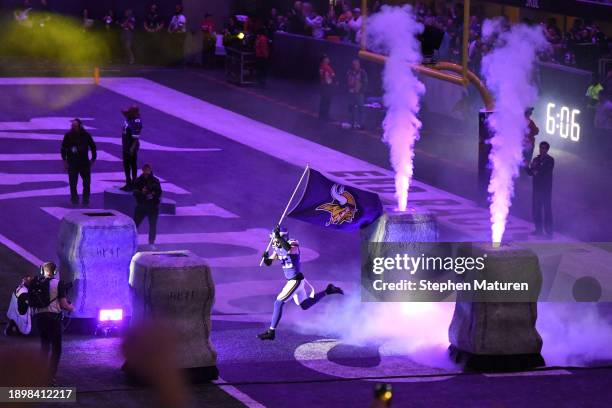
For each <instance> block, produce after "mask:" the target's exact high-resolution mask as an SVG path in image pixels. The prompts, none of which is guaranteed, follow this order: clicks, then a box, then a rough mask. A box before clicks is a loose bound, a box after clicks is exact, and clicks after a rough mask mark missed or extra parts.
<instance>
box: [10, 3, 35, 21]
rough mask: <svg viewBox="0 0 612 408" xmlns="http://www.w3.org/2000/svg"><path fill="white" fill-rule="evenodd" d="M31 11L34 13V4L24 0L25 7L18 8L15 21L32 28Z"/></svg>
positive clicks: (14, 14)
mask: <svg viewBox="0 0 612 408" xmlns="http://www.w3.org/2000/svg"><path fill="white" fill-rule="evenodd" d="M30 11H32V4H31V3H30V0H23V6H22V7H21V8H18V9H16V10H15V12H14V13H13V16H14V17H15V21H17V23H18V24H19V25H20V26H22V27H27V28H32V19H30Z"/></svg>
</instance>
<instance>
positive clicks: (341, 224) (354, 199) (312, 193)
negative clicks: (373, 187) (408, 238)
mask: <svg viewBox="0 0 612 408" xmlns="http://www.w3.org/2000/svg"><path fill="white" fill-rule="evenodd" d="M381 214H382V203H381V202H380V198H379V197H378V195H377V194H375V193H371V192H369V191H363V190H359V189H358V188H355V187H350V186H345V185H342V184H339V183H336V182H333V181H331V180H329V179H328V178H327V177H325V176H324V175H322V174H321V173H319V172H318V171H316V170H312V169H308V175H307V181H306V187H305V188H304V191H303V194H302V197H301V198H300V200H299V202H298V203H297V204H296V205H295V207H293V209H292V210H291V211H289V213H288V214H287V215H288V216H289V217H292V218H296V219H298V220H301V221H305V222H309V223H311V224H315V225H320V226H322V227H325V228H331V229H335V230H342V231H356V230H359V229H360V228H363V227H365V226H367V225H369V224H371V223H372V222H374V220H376V219H377V218H378V217H380V215H381Z"/></svg>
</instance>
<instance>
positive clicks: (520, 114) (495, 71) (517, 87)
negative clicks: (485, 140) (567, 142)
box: [482, 20, 548, 243]
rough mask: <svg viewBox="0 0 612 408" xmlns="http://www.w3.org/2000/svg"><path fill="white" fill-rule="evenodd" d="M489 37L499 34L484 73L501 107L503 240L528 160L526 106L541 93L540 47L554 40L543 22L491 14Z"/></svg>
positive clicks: (495, 184)
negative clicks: (535, 75)
mask: <svg viewBox="0 0 612 408" xmlns="http://www.w3.org/2000/svg"><path fill="white" fill-rule="evenodd" d="M483 36H484V37H485V40H487V39H490V40H492V39H495V40H496V41H495V45H494V48H493V51H491V52H490V53H489V54H487V55H485V57H484V58H483V60H482V74H483V75H484V77H485V80H486V83H487V87H488V88H489V89H490V90H491V92H492V93H493V96H494V98H495V112H494V113H493V114H492V115H491V116H490V117H489V121H488V124H489V127H490V128H491V129H492V130H493V138H492V139H491V145H492V148H491V154H490V155H489V162H490V163H491V165H492V175H491V181H490V183H489V193H491V194H492V196H491V205H490V212H491V223H492V225H491V232H492V236H491V238H492V241H493V242H496V243H498V242H501V240H502V236H503V234H504V230H505V228H506V218H507V217H508V211H509V209H510V205H511V204H512V197H513V196H514V179H515V178H516V176H517V175H518V173H519V168H520V165H521V162H522V142H523V137H524V135H525V131H526V127H527V122H526V120H525V109H526V108H528V107H530V106H532V105H533V104H534V102H535V101H536V98H537V88H536V87H535V86H534V84H533V82H532V72H533V68H534V64H535V62H536V56H537V53H538V51H540V50H543V49H545V48H546V47H547V46H548V43H547V41H546V39H545V37H544V34H543V33H542V29H541V28H540V27H539V26H534V27H529V26H527V25H524V24H517V25H514V26H512V27H511V28H510V29H504V27H503V25H502V24H501V21H500V20H486V21H485V22H484V25H483Z"/></svg>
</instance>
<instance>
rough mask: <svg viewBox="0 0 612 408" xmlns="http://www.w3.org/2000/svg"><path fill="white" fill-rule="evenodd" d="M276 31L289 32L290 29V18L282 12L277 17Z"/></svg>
mask: <svg viewBox="0 0 612 408" xmlns="http://www.w3.org/2000/svg"><path fill="white" fill-rule="evenodd" d="M276 21H277V23H276V31H282V32H288V31H289V19H288V18H287V17H286V16H283V15H281V14H279V15H278V18H277V19H276Z"/></svg>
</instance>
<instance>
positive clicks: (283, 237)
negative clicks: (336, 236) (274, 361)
mask: <svg viewBox="0 0 612 408" xmlns="http://www.w3.org/2000/svg"><path fill="white" fill-rule="evenodd" d="M270 238H271V239H272V248H273V251H272V255H270V254H269V253H268V252H267V251H266V252H264V254H263V261H264V263H265V264H266V265H267V266H270V265H272V263H273V262H274V261H275V260H278V261H279V262H280V264H281V268H282V269H283V273H284V274H285V278H286V279H287V282H286V283H285V286H284V287H283V289H282V290H281V291H280V293H279V294H278V296H277V297H276V300H275V301H274V311H273V312H272V322H271V323H270V328H269V329H268V330H266V331H265V332H263V333H261V334H258V335H257V337H259V339H261V340H274V338H275V330H276V327H277V326H278V323H279V322H280V319H281V316H282V314H283V305H284V304H285V303H286V302H287V301H289V300H290V299H291V298H293V300H294V302H295V303H296V304H297V305H298V306H300V307H301V308H302V310H307V309H309V308H311V307H312V306H313V305H315V304H316V303H318V302H319V301H320V300H321V299H323V298H324V297H325V296H327V295H333V294H339V295H343V294H344V292H343V291H342V289H340V288H339V287H337V286H334V285H332V284H331V283H330V284H329V285H327V287H326V288H325V290H322V291H320V292H317V293H315V290H314V288H313V287H312V285H311V284H310V283H308V281H307V280H306V278H304V275H303V274H302V270H301V265H300V244H299V242H298V241H297V240H295V239H291V238H289V233H288V231H287V228H285V227H280V226H276V228H274V231H273V232H272V234H271V235H270Z"/></svg>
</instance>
